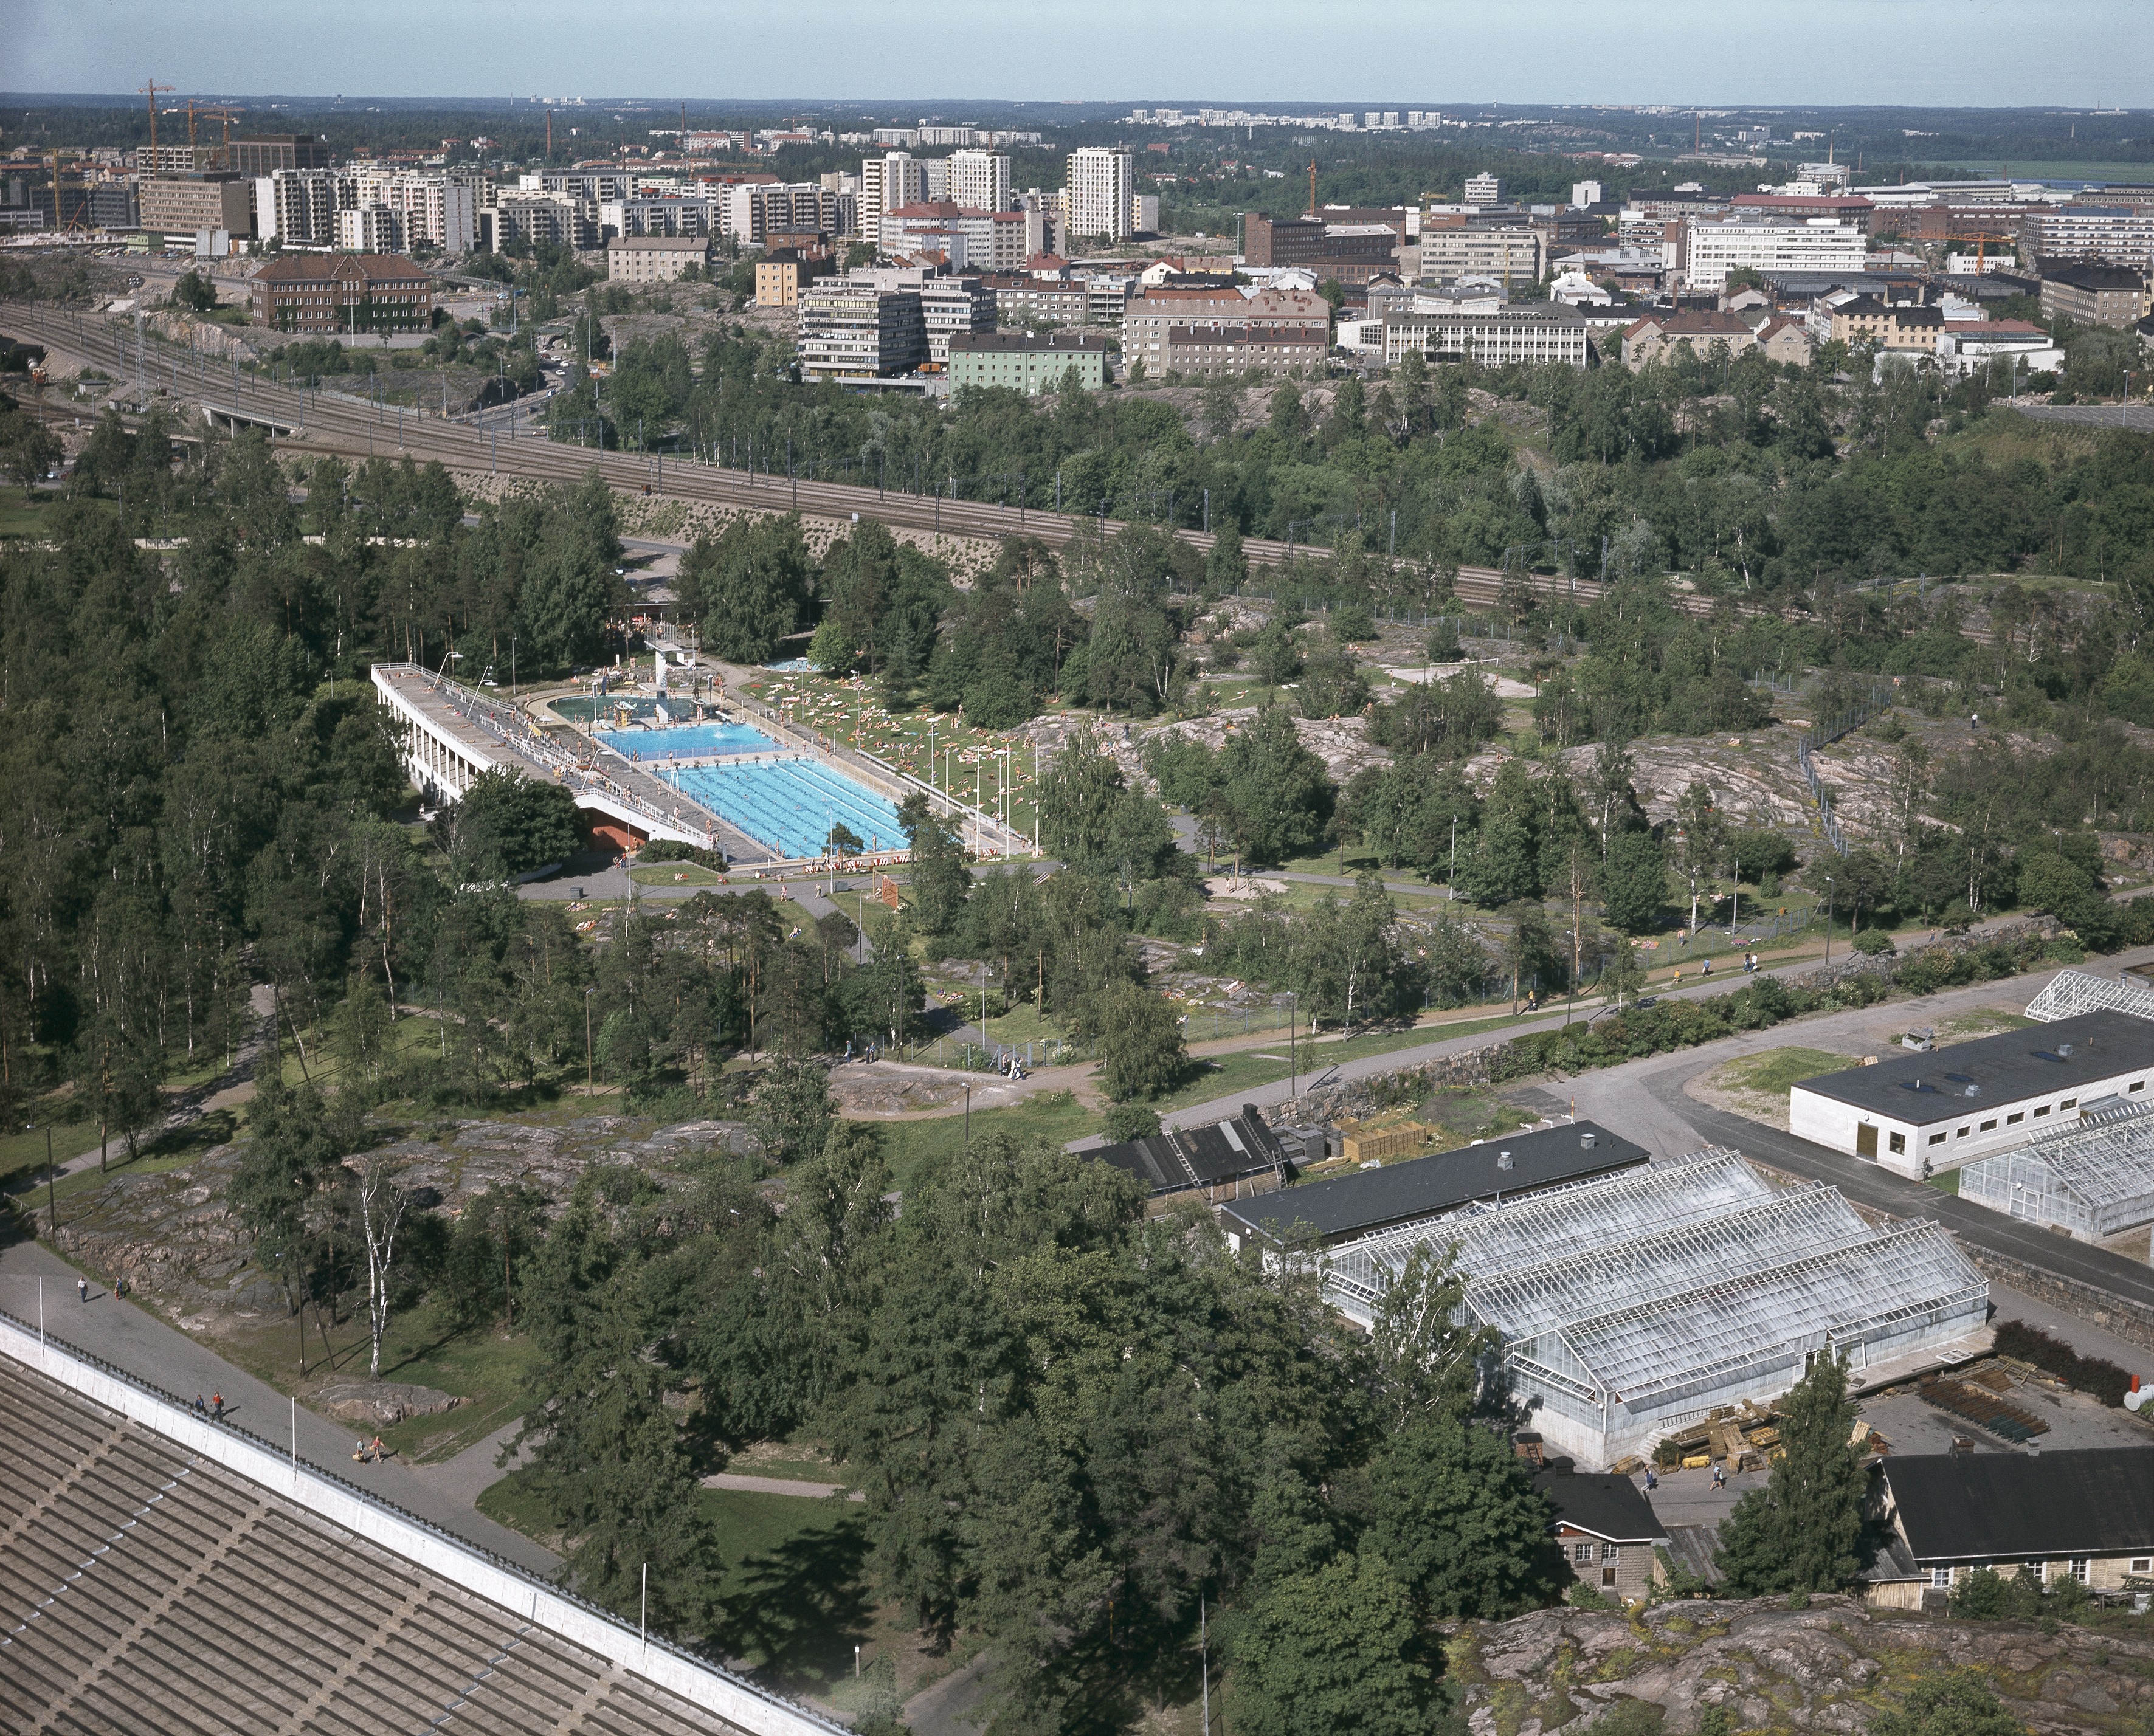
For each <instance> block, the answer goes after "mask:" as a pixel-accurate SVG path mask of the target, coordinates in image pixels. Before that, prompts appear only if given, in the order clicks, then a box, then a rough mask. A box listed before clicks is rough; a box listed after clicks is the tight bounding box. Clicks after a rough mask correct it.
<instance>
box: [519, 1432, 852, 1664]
mask: <svg viewBox="0 0 2154 1736" xmlns="http://www.w3.org/2000/svg"><path fill="white" fill-rule="evenodd" d="M478 1509H479V1511H480V1512H482V1513H483V1514H485V1515H486V1516H487V1518H489V1519H491V1520H495V1521H497V1522H498V1523H499V1524H501V1525H507V1526H508V1527H509V1528H510V1529H511V1530H518V1531H521V1532H522V1533H523V1535H525V1536H527V1537H530V1538H533V1539H534V1540H537V1541H538V1542H540V1543H542V1544H544V1545H546V1546H547V1547H549V1548H550V1549H556V1550H558V1549H559V1547H560V1545H561V1544H562V1543H563V1541H564V1540H563V1539H562V1538H561V1537H560V1536H559V1534H558V1533H556V1532H555V1531H554V1529H553V1526H552V1525H551V1524H550V1523H549V1519H548V1515H547V1514H546V1511H545V1509H544V1505H543V1504H542V1503H541V1502H540V1501H539V1498H538V1497H537V1496H536V1495H535V1494H533V1491H532V1488H531V1482H530V1474H529V1473H528V1471H515V1472H512V1473H510V1474H508V1476H506V1477H503V1478H502V1479H500V1480H499V1481H498V1482H497V1483H495V1484H492V1485H491V1486H490V1487H489V1488H487V1489H486V1490H485V1492H484V1493H483V1494H481V1495H480V1496H479V1498H478ZM702 1509H703V1516H704V1517H705V1518H706V1519H707V1520H710V1522H711V1524H712V1526H713V1527H714V1528H715V1530H717V1542H718V1552H719V1555H720V1557H721V1559H722V1562H723V1567H722V1575H721V1577H720V1579H719V1581H718V1586H717V1591H718V1595H719V1600H720V1603H721V1605H722V1615H721V1616H720V1619H719V1622H718V1627H719V1630H720V1633H721V1635H722V1644H723V1647H724V1649H725V1652H726V1653H727V1656H728V1657H732V1658H735V1659H738V1660H740V1661H741V1662H745V1663H747V1664H748V1666H749V1667H752V1668H755V1669H758V1670H768V1671H769V1672H772V1673H773V1674H774V1675H776V1676H778V1677H780V1678H782V1679H783V1680H784V1681H786V1682H789V1683H796V1684H805V1683H813V1684H817V1685H820V1684H824V1683H833V1682H835V1681H837V1680H839V1679H840V1677H850V1675H851V1674H852V1670H853V1648H854V1647H855V1644H864V1643H865V1642H868V1641H869V1640H870V1638H871V1637H873V1635H874V1633H875V1627H876V1622H875V1607H874V1606H873V1605H872V1603H871V1602H870V1600H869V1595H868V1586H867V1580H866V1573H865V1562H866V1557H867V1535H866V1526H865V1524H864V1523H863V1521H862V1516H861V1514H860V1509H859V1508H858V1506H856V1505H855V1504H853V1503H850V1502H849V1501H847V1500H846V1499H845V1498H844V1497H843V1496H835V1497H830V1498H828V1499H817V1498H814V1497H809V1496H804V1495H772V1494H751V1493H749V1492H748V1491H747V1490H744V1489H705V1490H703V1492H702Z"/></svg>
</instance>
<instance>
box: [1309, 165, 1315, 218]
mask: <svg viewBox="0 0 2154 1736" xmlns="http://www.w3.org/2000/svg"><path fill="white" fill-rule="evenodd" d="M1315 215H1316V159H1315V158H1314V157H1311V158H1310V159H1309V216H1312V217H1313V216H1315Z"/></svg>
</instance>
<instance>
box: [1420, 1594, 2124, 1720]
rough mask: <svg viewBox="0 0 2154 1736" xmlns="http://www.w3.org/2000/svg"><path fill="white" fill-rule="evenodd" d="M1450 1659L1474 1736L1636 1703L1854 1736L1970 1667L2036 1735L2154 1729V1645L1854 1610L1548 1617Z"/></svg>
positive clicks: (1470, 1627) (1669, 1610) (1835, 1605)
mask: <svg viewBox="0 0 2154 1736" xmlns="http://www.w3.org/2000/svg"><path fill="white" fill-rule="evenodd" d="M1449 1652H1450V1675H1451V1679H1452V1681H1453V1683H1456V1684H1457V1686H1458V1688H1460V1689H1461V1690H1462V1700H1461V1704H1460V1707H1459V1710H1460V1711H1461V1713H1462V1714H1463V1715H1464V1716H1465V1717H1466V1718H1467V1723H1468V1724H1469V1725H1470V1726H1471V1728H1472V1729H1473V1736H1544V1733H1545V1732H1549V1731H1553V1730H1555V1729H1559V1728H1564V1727H1565V1726H1569V1727H1570V1728H1572V1729H1574V1730H1576V1731H1584V1730H1586V1729H1589V1728H1591V1727H1592V1725H1593V1724H1595V1723H1597V1722H1599V1720H1600V1718H1603V1717H1605V1716H1606V1715H1607V1713H1608V1712H1609V1710H1610V1708H1612V1707H1614V1706H1616V1705H1617V1704H1618V1703H1621V1701H1623V1700H1625V1699H1626V1698H1627V1699H1635V1700H1642V1701H1647V1702H1650V1703H1652V1704H1654V1705H1656V1706H1658V1707H1660V1708H1663V1709H1664V1710H1665V1712H1666V1713H1667V1719H1666V1723H1665V1726H1664V1728H1666V1729H1667V1731H1668V1732H1669V1733H1670V1736H1692V1733H1693V1732H1696V1731H1697V1730H1698V1729H1699V1728H1701V1727H1702V1723H1703V1722H1704V1719H1705V1714H1706V1713H1707V1710H1708V1709H1710V1708H1721V1709H1722V1710H1723V1711H1724V1712H1725V1713H1726V1714H1727V1716H1728V1718H1729V1719H1730V1720H1732V1723H1733V1727H1734V1728H1737V1729H1738V1730H1742V1731H1745V1732H1748V1731H1775V1732H1777V1731H1795V1730H1802V1731H1846V1732H1857V1731H1861V1730H1865V1729H1866V1728H1868V1726H1869V1723H1870V1719H1871V1717H1872V1716H1873V1715H1874V1714H1875V1713H1876V1712H1877V1711H1879V1710H1880V1709H1881V1708H1884V1707H1886V1706H1888V1705H1890V1704H1891V1703H1893V1702H1894V1701H1895V1700H1896V1699H1897V1698H1899V1697H1900V1696H1901V1694H1902V1693H1905V1692H1906V1688H1907V1687H1908V1685H1909V1684H1910V1683H1912V1681H1913V1680H1914V1679H1915V1678H1916V1677H1918V1676H1921V1675H1923V1674H1926V1673H1928V1672H1934V1671H1940V1670H1960V1669H1971V1670H1974V1671H1978V1672H1980V1674H1981V1675H1982V1677H1983V1678H1984V1679H1985V1680H1986V1681H1987V1682H1988V1684H1989V1686H1990V1687H1991V1688H1993V1690H1994V1691H1995V1692H1996V1693H1997V1694H1998V1698H2000V1699H2001V1700H2002V1701H2003V1703H2004V1705H2005V1707H2006V1708H2007V1709H2008V1710H2009V1712H2010V1713H2011V1714H2012V1716H2013V1717H2014V1718H2015V1719H2017V1720H2018V1721H2019V1723H2022V1724H2023V1725H2025V1726H2028V1727H2029V1728H2032V1729H2033V1730H2034V1731H2035V1732H2037V1733H2038V1736H2049V1733H2052V1732H2055V1733H2064V1732H2087V1733H2095V1732H2100V1733H2105V1736H2112V1733H2113V1736H2124V1733H2126V1732H2131V1733H2135V1736H2136V1732H2138V1731H2140V1730H2141V1729H2142V1728H2145V1723H2144V1721H2145V1720H2146V1719H2147V1718H2154V1637H2149V1636H2144V1635H2139V1634H2132V1635H2130V1636H2128V1637H2126V1636H2121V1635H2119V1634H2116V1633H2113V1632H2100V1633H2095V1632H2088V1631H2086V1630H2085V1629H2082V1628H2078V1627H2069V1626H2067V1627H2060V1629H2059V1630H2058V1632H2055V1633H2054V1634H2046V1633H2044V1632H2042V1631H2041V1630H2040V1629H2039V1628H2036V1627H2028V1626H2024V1625H2021V1624H2018V1623H2012V1622H1996V1621H1980V1622H1978V1621H1947V1620H1944V1619H1942V1618H1932V1617H1926V1616H1914V1615H1902V1614H1899V1613H1896V1612H1880V1613H1876V1614H1872V1613H1870V1612H1867V1611H1865V1610H1864V1608H1863V1607H1862V1606H1861V1604H1859V1603H1857V1602H1855V1601H1853V1600H1852V1599H1849V1598H1844V1597H1820V1598H1817V1599H1815V1600H1814V1601H1812V1602H1811V1604H1810V1606H1809V1607H1808V1608H1807V1609H1802V1610H1793V1609H1789V1607H1788V1606H1787V1604H1786V1602H1785V1601H1784V1600H1778V1599H1774V1600H1763V1599H1760V1600H1755V1601H1747V1602H1734V1601H1730V1602H1724V1603H1723V1602H1716V1601H1696V1602H1676V1603H1666V1604H1661V1605H1658V1606H1655V1607H1653V1608H1651V1609H1647V1610H1644V1611H1633V1612H1631V1613H1629V1614H1618V1613H1616V1612H1613V1611H1610V1612H1601V1611H1580V1610H1570V1609H1557V1610H1543V1611H1539V1612H1537V1613H1536V1614H1534V1615H1530V1616H1520V1617H1519V1619H1518V1620H1516V1621H1504V1622H1494V1623H1471V1624H1467V1625H1466V1626H1464V1627H1460V1628H1458V1629H1457V1630H1455V1631H1454V1632H1452V1635H1451V1636H1450V1644H1449Z"/></svg>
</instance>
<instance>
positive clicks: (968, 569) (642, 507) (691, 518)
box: [449, 471, 1001, 584]
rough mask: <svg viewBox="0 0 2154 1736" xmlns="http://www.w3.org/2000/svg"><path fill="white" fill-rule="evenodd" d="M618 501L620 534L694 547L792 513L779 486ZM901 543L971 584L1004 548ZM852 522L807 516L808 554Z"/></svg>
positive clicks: (926, 540) (901, 537) (905, 537)
mask: <svg viewBox="0 0 2154 1736" xmlns="http://www.w3.org/2000/svg"><path fill="white" fill-rule="evenodd" d="M449 474H450V476H452V479H453V480H454V481H455V482H456V485H457V492H458V493H459V494H461V495H462V496H463V497H464V498H465V499H466V500H467V501H502V500H516V499H529V498H536V497H538V496H542V495H544V494H545V493H547V492H548V491H549V490H551V489H552V488H553V487H554V486H556V485H555V484H553V483H550V482H544V481H538V480H536V479H534V478H532V477H529V476H507V475H497V474H495V473H494V472H493V471H451V472H450V473H449ZM615 494H616V495H617V496H619V497H620V527H621V532H622V534H624V535H625V536H630V537H653V538H661V539H664V540H666V541H668V542H694V541H695V540H696V539H697V537H706V536H707V537H715V536H717V534H718V532H721V531H722V530H723V529H724V528H725V527H727V525H728V524H730V523H731V522H732V521H733V520H734V519H736V518H743V517H765V516H767V515H768V513H771V512H789V511H790V510H791V507H790V505H789V496H788V495H787V492H786V491H785V489H784V486H783V485H782V484H781V485H779V486H777V487H774V488H773V489H772V490H771V491H770V501H771V503H770V505H769V506H768V507H743V506H736V505H734V504H732V502H730V501H692V500H682V499H680V498H678V497H676V496H667V495H644V494H635V493H630V492H629V491H626V490H625V489H622V488H619V487H616V488H615ZM886 528H887V529H888V530H889V532H890V533H891V536H892V537H895V538H896V540H897V541H898V542H903V543H906V544H907V545H909V546H910V547H913V548H916V549H918V550H919V551H920V552H921V553H922V554H924V555H927V556H929V557H932V558H933V559H935V560H938V561H942V562H943V563H946V564H947V566H948V567H949V568H950V572H951V575H952V578H956V579H957V580H958V581H959V583H961V584H967V583H971V582H972V579H974V578H977V576H978V575H979V574H981V573H985V572H986V571H987V570H988V568H990V567H992V566H993V565H994V563H995V557H996V555H997V554H998V552H1000V549H1001V544H1000V543H999V542H997V541H996V540H995V539H994V538H993V537H960V536H956V535H952V534H950V533H948V532H937V531H922V530H915V529H912V528H911V527H906V526H903V525H890V526H887V527H886ZM852 530H853V525H852V522H851V520H850V518H835V517H824V516H821V515H819V514H816V513H813V512H802V513H801V515H800V534H801V536H802V537H804V539H805V541H806V542H807V544H808V552H809V553H810V554H812V555H813V556H814V557H815V558H816V559H817V560H819V561H820V560H822V559H823V558H824V557H826V556H827V555H828V554H829V552H830V545H831V544H832V543H834V542H836V541H838V539H839V538H840V537H845V536H850V534H851V533H852Z"/></svg>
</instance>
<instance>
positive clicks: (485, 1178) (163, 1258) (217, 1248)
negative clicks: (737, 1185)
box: [19, 1115, 756, 1331]
mask: <svg viewBox="0 0 2154 1736" xmlns="http://www.w3.org/2000/svg"><path fill="white" fill-rule="evenodd" d="M386 1149H387V1150H388V1151H389V1153H390V1156H391V1157H392V1158H394V1159H396V1161H397V1162H398V1163H399V1166H400V1167H399V1170H398V1174H397V1179H398V1181H399V1182H400V1183H401V1184H402V1185H403V1186H404V1187H405V1188H406V1189H407V1190H408V1191H409V1192H410V1193H411V1194H412V1196H413V1198H414V1199H415V1200H416V1201H417V1202H418V1203H419V1204H421V1207H422V1208H424V1209H429V1210H438V1211H440V1212H442V1214H445V1215H447V1216H449V1217H455V1216H456V1215H457V1214H459V1213H461V1212H462V1210H463V1209H464V1207H465V1206H466V1205H467V1204H468V1203H469V1202H470V1201H471V1200H472V1199H475V1198H476V1197H477V1196H478V1195H479V1194H483V1193H484V1192H486V1190H487V1189H488V1188H491V1187H493V1186H495V1185H497V1184H506V1183H511V1182H520V1183H523V1184H525V1185H527V1186H529V1187H532V1188H535V1189H538V1191H539V1193H541V1194H544V1196H545V1198H546V1199H547V1200H548V1202H549V1204H553V1205H555V1206H559V1205H561V1204H564V1203H565V1202H566V1201H567V1199H568V1198H569V1195H570V1194H572V1193H574V1190H575V1186H576V1183H577V1181H578V1179H579V1178H580V1177H581V1176H582V1175H583V1174H584V1172H585V1171H587V1170H590V1169H593V1168H603V1167H605V1166H608V1165H613V1164H633V1165H635V1166H636V1167H637V1168H642V1169H645V1170H646V1171H648V1172H650V1173H653V1174H655V1175H656V1176H658V1177H659V1178H660V1179H661V1180H663V1179H665V1178H666V1176H667V1175H668V1174H669V1173H670V1172H671V1165H672V1163H673V1162H674V1160H675V1159H676V1158H681V1157H682V1156H684V1155H686V1154H687V1153H691V1152H695V1151H706V1150H729V1151H732V1152H733V1153H736V1154H744V1153H752V1152H753V1151H754V1150H755V1149H756V1147H755V1145H754V1142H753V1138H752V1136H750V1135H749V1134H748V1131H747V1129H746V1128H745V1127H744V1126H743V1124H742V1123H739V1122H737V1121H701V1122H683V1123H678V1124H676V1125H674V1126H671V1127H661V1128H656V1129H655V1130H654V1129H652V1128H651V1124H650V1123H648V1122H646V1121H638V1120H635V1119H631V1118H630V1117H626V1116H615V1115H587V1116H583V1117H579V1118H577V1119H575V1120H574V1121H567V1122H557V1123H546V1124H544V1125H536V1126H534V1125H528V1124H526V1123H522V1122H513V1121H492V1120H480V1119H472V1120H468V1121H460V1122H442V1123H436V1124H434V1125H433V1126H432V1127H431V1128H411V1130H410V1131H408V1132H406V1133H403V1135H402V1137H401V1138H396V1139H395V1140H393V1141H392V1142H391V1143H390V1144H389V1145H388V1147H387V1148H386ZM241 1150H242V1148H241V1147H240V1146H239V1145H237V1144H227V1145H219V1146H216V1147H213V1148H212V1149H210V1150H209V1151H207V1152H205V1153H203V1154H202V1156H201V1157H199V1158H196V1159H195V1160H194V1161H193V1162H192V1163H187V1164H185V1165H182V1166H181V1167H180V1168H174V1169H168V1170H165V1171H163V1172H161V1173H151V1174H146V1175H145V1174H132V1173H129V1174H120V1175H115V1176H113V1177H112V1178H111V1179H110V1180H109V1181H108V1182H107V1183H106V1184H105V1186H104V1187H103V1188H101V1189H99V1190H98V1191H97V1192H95V1193H94V1194H77V1195H75V1196H74V1198H73V1199H69V1200H64V1201H62V1202H61V1205H60V1225H59V1235H58V1237H57V1239H56V1240H57V1245H58V1246H59V1249H60V1250H62V1251H63V1252H64V1253H66V1254H67V1255H69V1256H70V1257H71V1258H73V1259H74V1260H77V1261H79V1263H80V1264H81V1265H84V1266H85V1267H87V1268H88V1269H89V1270H91V1271H93V1272H95V1273H99V1274H100V1275H103V1276H104V1278H105V1280H106V1281H107V1282H115V1281H117V1280H123V1279H124V1280H125V1281H126V1283H127V1285H128V1286H129V1288H130V1290H132V1291H134V1292H135V1294H136V1296H137V1297H138V1299H139V1300H140V1301H143V1302H144V1303H145V1304H147V1305H148V1306H151V1307H153V1308H155V1309H156V1310H157V1311H158V1312H160V1313H161V1314H163V1315H165V1316H166V1317H167V1318H169V1319H171V1320H174V1321H178V1322H179V1323H180V1324H181V1326H183V1327H185V1328H186V1330H188V1331H197V1330H203V1331H223V1330H226V1329H227V1328H228V1327H229V1326H232V1325H233V1324H235V1323H236V1322H237V1321H239V1320H242V1319H244V1318H247V1317H249V1316H263V1315H268V1316H272V1317H276V1316H283V1315H284V1314H285V1313H286V1312H287V1311H288V1305H287V1302H286V1299H285V1295H284V1291H283V1286H282V1285H280V1284H278V1282H277V1280H275V1279H274V1278H273V1277H271V1276H270V1275H268V1274H266V1273H264V1272H263V1270H261V1269H260V1268H259V1267H258V1266H257V1265H255V1264H254V1263H253V1243H252V1241H251V1240H250V1238H249V1237H248V1234H247V1231H246V1229H245V1227H244V1226H243V1225H242V1224H241V1223H240V1221H239V1220H238V1219H237V1217H236V1216H235V1215H234V1214H232V1211H231V1209H229V1208H228V1207H227V1205H226V1204H225V1196H226V1190H227V1188H228V1186H229V1185H230V1183H231V1179H232V1171H233V1170H234V1169H236V1168H237V1167H238V1163H239V1157H240V1152H241ZM19 1209H22V1210H23V1213H24V1214H25V1215H26V1216H28V1218H30V1219H31V1220H32V1222H33V1225H34V1227H35V1229H36V1232H37V1235H38V1238H39V1239H40V1240H46V1241H53V1240H55V1238H54V1234H53V1229H52V1225H51V1221H50V1219H49V1217H48V1214H47V1211H46V1209H45V1206H44V1200H43V1194H42V1193H35V1194H26V1195H25V1196H24V1197H23V1199H22V1200H21V1201H20V1202H19Z"/></svg>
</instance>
